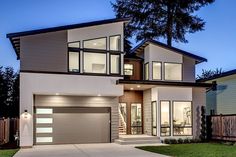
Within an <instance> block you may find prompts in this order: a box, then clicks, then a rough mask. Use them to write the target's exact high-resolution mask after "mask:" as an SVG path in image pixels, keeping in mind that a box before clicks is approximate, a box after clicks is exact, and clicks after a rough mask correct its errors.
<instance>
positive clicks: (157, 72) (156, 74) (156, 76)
mask: <svg viewBox="0 0 236 157" xmlns="http://www.w3.org/2000/svg"><path fill="white" fill-rule="evenodd" d="M152 79H153V80H161V63H160V62H152Z"/></svg>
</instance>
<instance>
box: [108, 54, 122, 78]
mask: <svg viewBox="0 0 236 157" xmlns="http://www.w3.org/2000/svg"><path fill="white" fill-rule="evenodd" d="M110 73H111V74H119V73H120V55H118V54H111V55H110Z"/></svg>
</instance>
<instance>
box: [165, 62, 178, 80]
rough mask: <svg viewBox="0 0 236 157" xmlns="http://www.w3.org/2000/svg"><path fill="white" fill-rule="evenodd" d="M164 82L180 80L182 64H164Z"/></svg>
mask: <svg viewBox="0 0 236 157" xmlns="http://www.w3.org/2000/svg"><path fill="white" fill-rule="evenodd" d="M165 80H170V81H172V80H173V81H180V80H182V64H180V63H165Z"/></svg>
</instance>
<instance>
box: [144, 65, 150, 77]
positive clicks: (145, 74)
mask: <svg viewBox="0 0 236 157" xmlns="http://www.w3.org/2000/svg"><path fill="white" fill-rule="evenodd" d="M144 72H145V73H144V79H145V80H149V63H145V64H144Z"/></svg>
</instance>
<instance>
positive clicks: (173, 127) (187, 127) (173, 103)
mask: <svg viewBox="0 0 236 157" xmlns="http://www.w3.org/2000/svg"><path fill="white" fill-rule="evenodd" d="M174 102H190V103H191V127H184V128H191V129H192V131H191V135H184V134H183V135H175V134H174V125H173V124H174V122H172V128H173V133H172V136H193V101H187V100H173V101H172V119H173V120H174ZM173 120H172V121H173Z"/></svg>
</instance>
